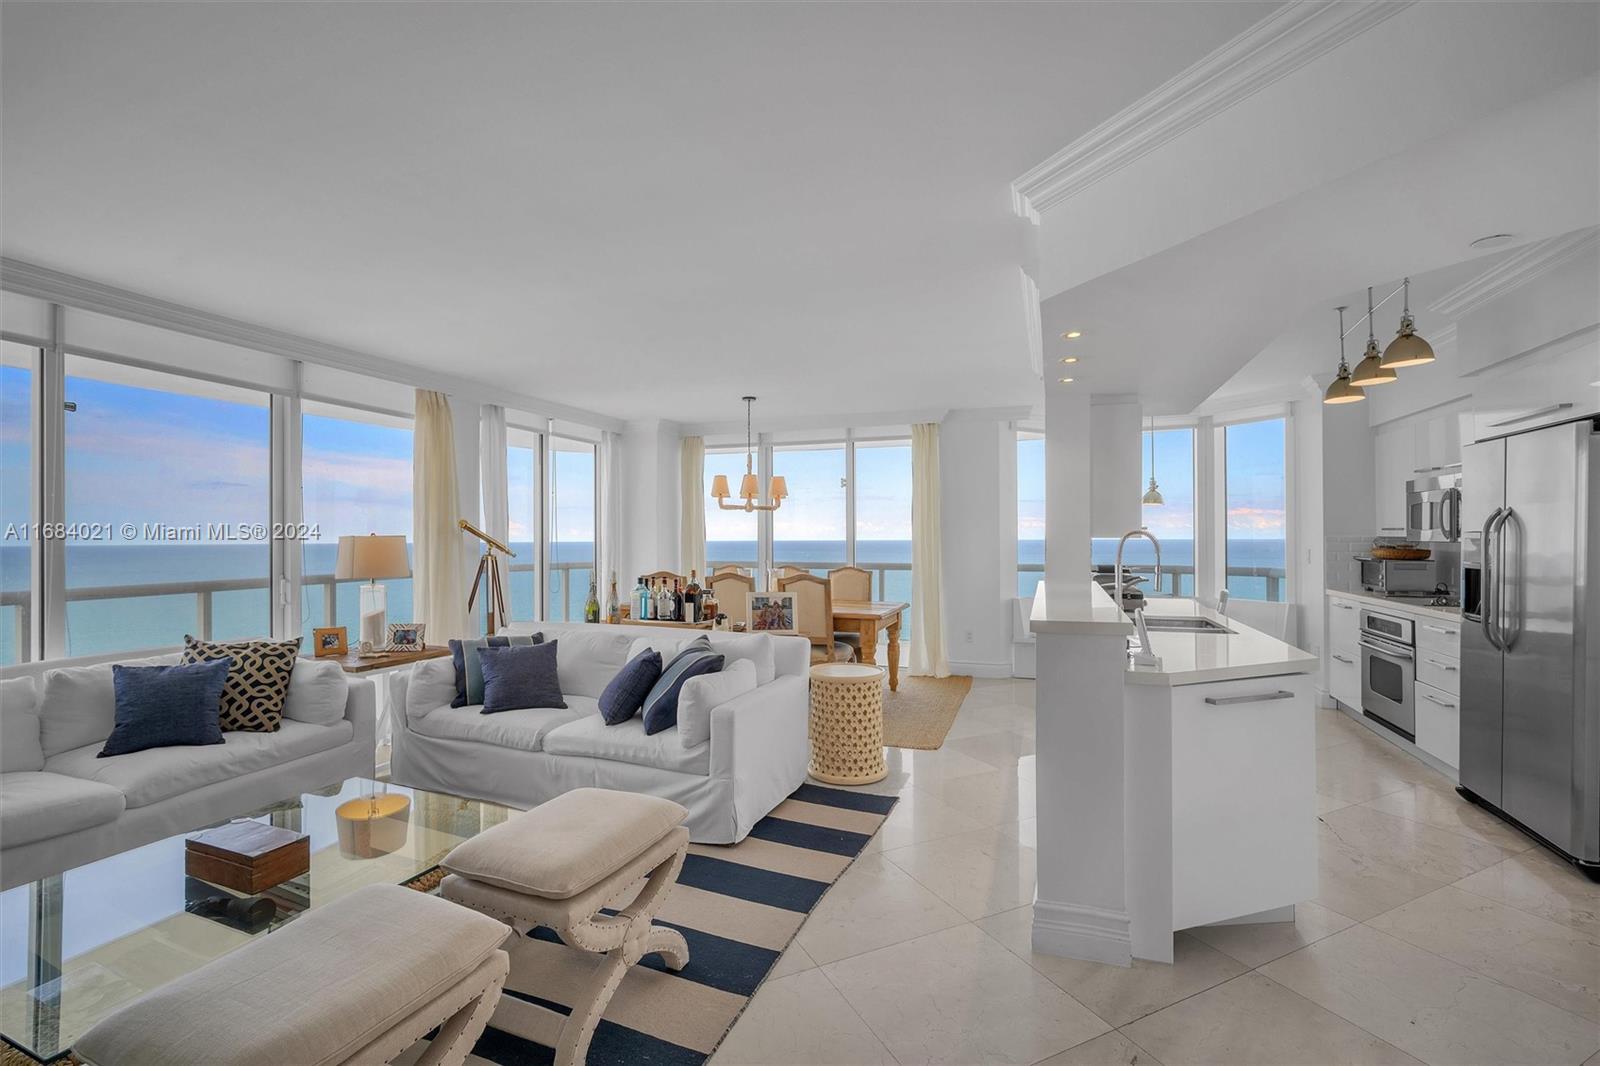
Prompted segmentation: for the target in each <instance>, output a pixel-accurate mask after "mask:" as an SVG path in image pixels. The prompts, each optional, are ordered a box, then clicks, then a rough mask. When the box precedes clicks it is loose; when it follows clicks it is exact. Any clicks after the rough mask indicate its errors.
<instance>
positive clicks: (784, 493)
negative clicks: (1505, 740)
mask: <svg viewBox="0 0 1600 1066" xmlns="http://www.w3.org/2000/svg"><path fill="white" fill-rule="evenodd" d="M788 495H789V482H788V481H786V480H784V477H783V475H782V474H774V475H773V476H772V492H771V496H772V498H773V499H774V500H782V499H786V498H787V497H788Z"/></svg>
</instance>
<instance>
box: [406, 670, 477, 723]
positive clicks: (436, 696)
mask: <svg viewBox="0 0 1600 1066" xmlns="http://www.w3.org/2000/svg"><path fill="white" fill-rule="evenodd" d="M455 691H456V681H455V670H454V668H453V667H452V666H451V664H450V660H449V659H425V660H423V661H422V662H420V663H417V664H416V665H415V666H413V667H412V668H411V674H410V676H409V677H407V678H406V708H405V709H406V721H408V722H412V723H416V722H419V721H421V720H422V718H423V716H424V715H426V714H427V713H428V712H429V711H432V710H434V709H436V708H439V707H448V706H450V704H451V700H452V698H453V697H454V696H455ZM462 706H463V707H464V706H466V704H462Z"/></svg>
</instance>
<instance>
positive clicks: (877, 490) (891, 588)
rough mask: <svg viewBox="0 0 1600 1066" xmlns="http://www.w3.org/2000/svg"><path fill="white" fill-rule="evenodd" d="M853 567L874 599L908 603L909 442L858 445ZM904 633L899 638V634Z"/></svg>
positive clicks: (890, 441)
mask: <svg viewBox="0 0 1600 1066" xmlns="http://www.w3.org/2000/svg"><path fill="white" fill-rule="evenodd" d="M855 462H856V482H855V506H856V529H855V533H856V556H855V561H856V565H857V566H859V567H862V568H864V569H867V570H871V571H872V576H873V581H872V590H873V596H874V598H876V599H879V600H890V601H900V602H905V603H909V602H911V442H910V441H905V440H888V441H857V442H856V443H855ZM902 635H904V634H902Z"/></svg>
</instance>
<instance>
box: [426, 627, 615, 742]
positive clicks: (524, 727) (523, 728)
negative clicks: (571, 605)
mask: <svg viewBox="0 0 1600 1066" xmlns="http://www.w3.org/2000/svg"><path fill="white" fill-rule="evenodd" d="M562 639H565V638H562ZM566 700H567V708H566V710H561V709H559V708H555V707H523V708H520V709H518V710H515V711H501V712H500V713H499V714H480V713H479V712H480V711H482V710H483V708H481V707H435V708H434V709H433V710H431V711H429V712H428V713H427V714H426V715H425V716H423V717H421V718H410V719H409V721H410V722H411V728H412V729H413V730H415V731H416V732H418V733H421V734H422V735H423V736H425V737H437V738H439V739H440V740H472V741H477V742H478V743H480V744H493V745H495V746H496V747H501V748H516V749H518V750H519V751H541V750H543V744H544V738H545V736H546V735H547V734H548V733H549V732H550V731H551V730H552V729H554V728H555V727H556V726H558V725H562V724H564V723H566V722H570V721H572V720H573V719H574V718H581V717H582V716H584V715H588V714H592V715H594V716H595V717H597V718H598V717H599V715H600V706H599V704H598V703H597V702H596V701H595V700H593V699H590V698H588V697H586V696H568V697H566Z"/></svg>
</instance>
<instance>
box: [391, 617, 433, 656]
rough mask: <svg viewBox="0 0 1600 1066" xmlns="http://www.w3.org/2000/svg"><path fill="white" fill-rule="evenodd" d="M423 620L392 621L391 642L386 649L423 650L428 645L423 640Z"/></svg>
mask: <svg viewBox="0 0 1600 1066" xmlns="http://www.w3.org/2000/svg"><path fill="white" fill-rule="evenodd" d="M422 628H423V627H422V623H421V622H390V623H389V643H388V645H387V646H386V647H385V648H384V649H383V650H384V651H422V650H424V649H425V648H426V647H427V645H426V644H424V643H423V640H422Z"/></svg>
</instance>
